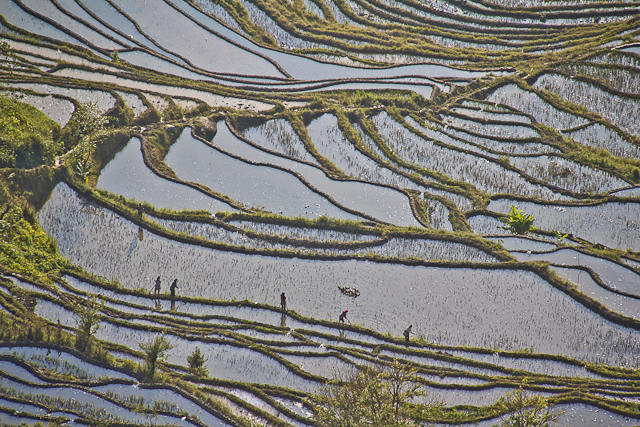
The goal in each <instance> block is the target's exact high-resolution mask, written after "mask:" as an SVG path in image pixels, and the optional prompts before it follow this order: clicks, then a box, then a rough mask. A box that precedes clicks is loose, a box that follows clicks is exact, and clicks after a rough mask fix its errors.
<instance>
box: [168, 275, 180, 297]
mask: <svg viewBox="0 0 640 427" xmlns="http://www.w3.org/2000/svg"><path fill="white" fill-rule="evenodd" d="M177 287H178V279H175V280H174V281H173V283H172V284H171V286H170V287H169V289H170V290H171V298H175V297H176V288H177Z"/></svg>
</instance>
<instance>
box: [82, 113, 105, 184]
mask: <svg viewBox="0 0 640 427" xmlns="http://www.w3.org/2000/svg"><path fill="white" fill-rule="evenodd" d="M73 120H74V124H75V126H74V132H77V133H78V135H79V136H80V141H79V143H78V145H77V146H76V148H75V150H74V151H73V159H74V163H75V172H76V174H77V175H78V176H80V177H81V178H83V179H85V180H86V179H87V176H88V175H89V173H90V172H91V169H92V168H93V153H94V152H95V149H96V140H97V139H98V138H99V137H101V136H102V135H104V133H105V132H106V126H107V124H108V122H109V119H108V118H107V117H105V116H103V115H102V112H101V111H100V108H99V107H98V104H96V103H94V102H88V103H86V104H81V105H80V106H79V107H78V108H76V111H75V114H74V116H73Z"/></svg>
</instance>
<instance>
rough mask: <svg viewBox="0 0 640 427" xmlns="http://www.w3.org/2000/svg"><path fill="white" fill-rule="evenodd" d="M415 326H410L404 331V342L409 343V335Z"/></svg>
mask: <svg viewBox="0 0 640 427" xmlns="http://www.w3.org/2000/svg"><path fill="white" fill-rule="evenodd" d="M412 326H413V325H409V327H408V328H407V329H405V330H404V332H403V333H402V335H404V340H405V341H406V342H409V334H411V327H412Z"/></svg>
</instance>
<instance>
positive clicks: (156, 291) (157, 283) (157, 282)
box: [155, 276, 160, 295]
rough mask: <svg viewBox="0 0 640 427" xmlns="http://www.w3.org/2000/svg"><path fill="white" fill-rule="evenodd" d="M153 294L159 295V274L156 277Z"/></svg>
mask: <svg viewBox="0 0 640 427" xmlns="http://www.w3.org/2000/svg"><path fill="white" fill-rule="evenodd" d="M155 294H156V295H160V276H158V278H157V279H156V286H155Z"/></svg>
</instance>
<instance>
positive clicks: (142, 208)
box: [138, 203, 144, 218]
mask: <svg viewBox="0 0 640 427" xmlns="http://www.w3.org/2000/svg"><path fill="white" fill-rule="evenodd" d="M142 212H144V207H142V203H138V216H139V217H140V218H142Z"/></svg>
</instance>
